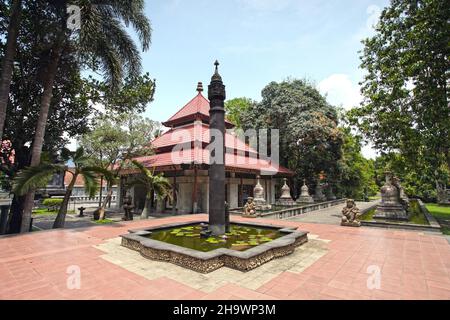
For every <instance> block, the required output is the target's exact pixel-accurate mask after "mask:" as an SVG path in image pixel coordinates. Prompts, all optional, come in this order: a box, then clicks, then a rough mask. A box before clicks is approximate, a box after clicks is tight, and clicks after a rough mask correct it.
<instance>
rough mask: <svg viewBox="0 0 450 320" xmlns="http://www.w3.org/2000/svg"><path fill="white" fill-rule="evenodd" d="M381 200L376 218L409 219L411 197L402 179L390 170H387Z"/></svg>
mask: <svg viewBox="0 0 450 320" xmlns="http://www.w3.org/2000/svg"><path fill="white" fill-rule="evenodd" d="M380 191H381V202H380V204H379V205H378V207H377V209H376V211H375V215H374V218H383V219H394V220H408V211H407V209H408V205H409V199H408V198H407V196H406V195H405V193H404V191H403V188H402V187H401V185H400V181H399V179H398V178H397V177H394V176H393V174H392V173H391V172H389V171H387V172H386V182H385V184H384V186H382V187H381V190H380Z"/></svg>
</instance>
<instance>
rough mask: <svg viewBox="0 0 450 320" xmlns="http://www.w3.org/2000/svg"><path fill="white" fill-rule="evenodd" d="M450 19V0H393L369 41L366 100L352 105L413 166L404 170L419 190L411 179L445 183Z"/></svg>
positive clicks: (362, 123)
mask: <svg viewBox="0 0 450 320" xmlns="http://www.w3.org/2000/svg"><path fill="white" fill-rule="evenodd" d="M449 20H450V11H449V10H448V2H447V1H444V0H426V1H425V0H418V1H409V0H392V1H391V4H390V6H389V7H387V8H386V9H384V10H383V12H382V13H381V17H380V21H379V23H378V25H377V27H376V34H375V35H374V36H373V37H372V38H369V39H366V40H365V41H364V46H365V47H364V50H363V52H362V56H361V59H362V64H361V67H363V68H364V69H365V70H366V75H365V77H364V81H363V82H362V94H363V96H364V101H363V104H362V106H360V107H358V108H356V109H354V110H353V111H352V122H353V123H354V124H356V125H357V126H358V128H359V129H360V131H361V132H362V133H363V134H364V135H365V136H366V137H368V138H370V139H371V140H372V141H373V142H374V145H375V147H376V148H377V149H379V150H382V151H384V152H387V153H400V154H401V156H400V157H401V158H402V159H401V160H402V161H401V162H402V163H403V164H404V165H405V166H407V167H408V170H405V171H404V173H405V176H400V177H401V178H402V179H403V180H407V181H409V182H410V187H411V188H412V187H413V186H414V187H415V188H416V189H415V190H412V189H410V190H409V191H410V192H412V193H414V194H421V193H422V194H424V193H425V190H418V189H417V188H420V189H422V188H423V186H420V185H419V184H417V186H416V184H414V182H413V180H414V178H419V179H421V180H423V181H424V182H425V180H426V184H427V185H426V187H427V188H428V187H432V185H434V186H436V187H437V189H440V190H442V189H443V188H444V187H445V184H446V183H448V180H446V174H445V172H448V168H449V166H450V121H449V119H450V108H449V107H448V100H449V96H448V89H447V85H448V72H449V70H450V60H449V56H448V52H449V45H448V44H449V43H450V33H449V32H448V21H449ZM411 169H412V171H411ZM423 170H425V171H426V172H424V171H423ZM424 176H426V179H425V177H424ZM431 178H432V179H433V180H434V183H430V182H431V181H430V180H431ZM430 196H431V195H427V197H430Z"/></svg>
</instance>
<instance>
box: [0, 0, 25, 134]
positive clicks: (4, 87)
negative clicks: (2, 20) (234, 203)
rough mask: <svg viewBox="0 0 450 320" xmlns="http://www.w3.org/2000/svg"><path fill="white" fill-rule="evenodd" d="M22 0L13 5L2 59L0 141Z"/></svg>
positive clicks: (14, 2)
mask: <svg viewBox="0 0 450 320" xmlns="http://www.w3.org/2000/svg"><path fill="white" fill-rule="evenodd" d="M21 9H22V1H21V0H13V2H12V5H11V17H10V19H9V25H8V36H7V40H6V49H5V55H4V56H3V61H2V74H1V78H0V141H1V138H2V137H3V128H4V125H5V118H6V107H7V105H8V99H9V90H10V84H11V77H12V74H13V66H14V57H15V55H16V44H17V35H18V33H19V26H20V13H21Z"/></svg>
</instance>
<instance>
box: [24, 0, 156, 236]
mask: <svg viewBox="0 0 450 320" xmlns="http://www.w3.org/2000/svg"><path fill="white" fill-rule="evenodd" d="M42 1H43V0H42ZM37 2H41V1H37ZM45 2H46V1H44V3H45ZM74 4H75V5H78V6H79V7H80V9H81V12H82V20H83V23H82V24H81V28H80V30H79V41H78V43H74V42H73V41H72V37H71V35H70V33H69V32H68V29H67V28H66V21H67V18H68V17H67V14H66V3H65V1H51V2H50V3H45V5H46V7H45V8H46V10H49V11H51V12H52V13H53V15H54V17H55V18H54V19H53V20H50V21H51V22H50V24H52V25H53V28H52V29H51V30H53V31H52V32H49V33H48V34H47V35H46V37H47V39H50V40H49V44H50V46H49V55H48V56H49V59H48V63H47V66H46V68H45V72H44V74H43V79H42V84H43V92H42V98H41V105H40V113H39V118H38V122H37V124H36V132H35V136H34V140H33V145H32V151H31V166H37V165H38V164H39V163H40V160H41V152H42V145H43V140H44V135H45V128H46V122H47V117H48V113H49V107H50V102H51V99H52V95H53V85H54V79H55V75H56V73H57V70H58V65H59V62H60V58H61V54H62V52H63V51H64V50H76V52H77V53H78V56H79V58H80V59H81V60H82V61H84V62H85V64H86V65H87V66H89V67H90V68H91V69H93V70H94V71H96V70H101V71H102V72H103V76H104V77H105V78H106V80H107V82H108V83H109V84H111V86H112V87H113V88H117V87H118V86H119V85H120V83H121V81H122V79H123V77H124V75H129V76H131V77H134V76H138V75H139V74H140V70H141V61H140V55H139V51H138V49H137V47H136V45H135V43H134V41H133V40H132V39H131V38H130V37H129V36H128V34H127V32H126V29H125V28H124V25H123V23H125V24H126V25H128V24H131V26H132V27H133V28H134V29H135V30H136V32H137V34H138V37H139V40H140V41H141V43H142V49H143V50H147V49H148V48H149V45H150V34H151V28H150V23H149V21H148V19H147V18H146V17H145V15H144V13H143V11H144V1H143V0H132V1H111V2H106V3H105V2H104V1H95V0H92V1H82V0H80V1H75V2H74ZM122 22H123V23H122ZM33 199H34V191H33V190H32V189H31V190H30V191H29V192H28V193H27V194H26V196H25V199H24V208H23V217H22V226H21V232H27V230H28V226H29V222H30V219H31V210H32V206H33Z"/></svg>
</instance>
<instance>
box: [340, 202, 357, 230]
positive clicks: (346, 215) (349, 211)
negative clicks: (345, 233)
mask: <svg viewBox="0 0 450 320" xmlns="http://www.w3.org/2000/svg"><path fill="white" fill-rule="evenodd" d="M360 215H361V213H360V212H359V209H358V208H357V207H356V204H355V200H353V199H347V205H346V206H345V207H344V209H342V220H341V226H348V227H360V226H361V222H360V221H359V220H358V217H359V216H360Z"/></svg>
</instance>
